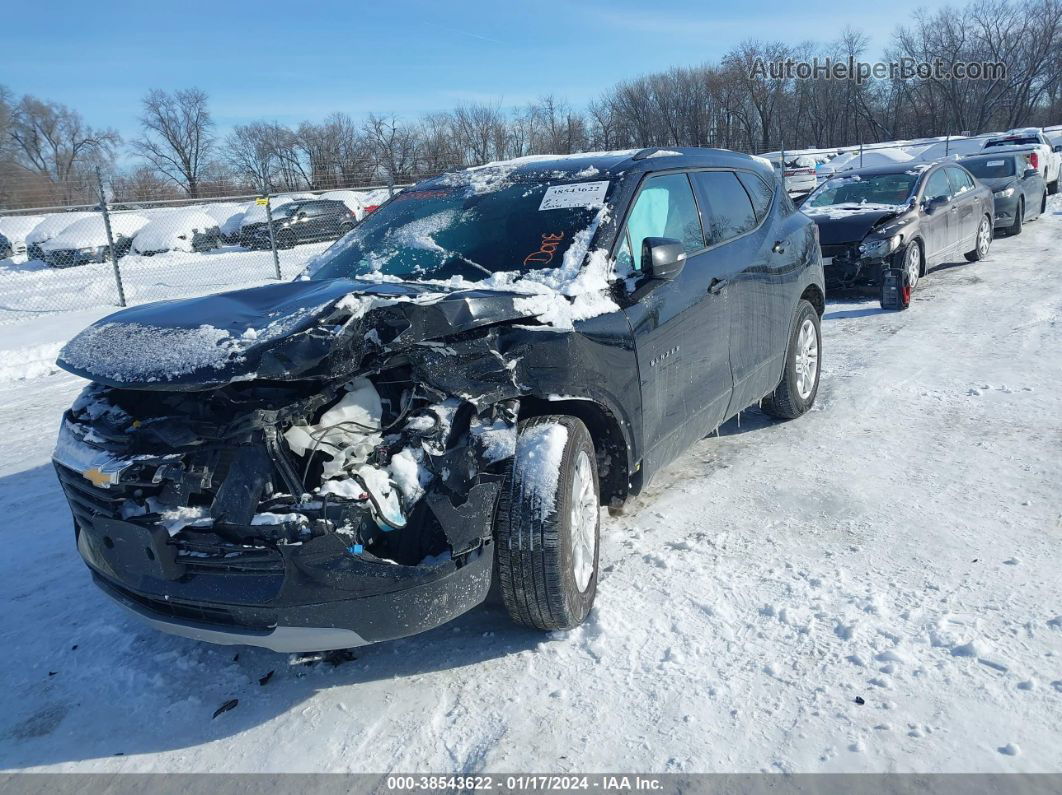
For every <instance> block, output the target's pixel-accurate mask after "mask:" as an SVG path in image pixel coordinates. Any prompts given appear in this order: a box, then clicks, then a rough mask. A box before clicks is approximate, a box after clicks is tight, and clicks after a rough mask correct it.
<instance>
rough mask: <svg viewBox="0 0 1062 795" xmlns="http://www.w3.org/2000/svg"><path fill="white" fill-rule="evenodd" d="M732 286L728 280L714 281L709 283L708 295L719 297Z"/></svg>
mask: <svg viewBox="0 0 1062 795" xmlns="http://www.w3.org/2000/svg"><path fill="white" fill-rule="evenodd" d="M728 284H730V281H729V280H728V279H712V280H711V281H710V282H709V283H708V293H709V294H710V295H719V293H721V292H723V290H725V289H726V286H727V285H728Z"/></svg>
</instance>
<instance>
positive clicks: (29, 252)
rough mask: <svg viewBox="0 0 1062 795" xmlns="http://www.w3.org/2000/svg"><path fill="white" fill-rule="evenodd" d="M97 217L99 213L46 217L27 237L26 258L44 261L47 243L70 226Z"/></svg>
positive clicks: (76, 213)
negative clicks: (44, 246) (44, 247)
mask: <svg viewBox="0 0 1062 795" xmlns="http://www.w3.org/2000/svg"><path fill="white" fill-rule="evenodd" d="M95 215H98V213H85V212H74V213H52V214H51V215H46V216H44V220H43V221H41V222H40V223H39V224H37V225H36V226H35V227H33V231H31V232H30V233H29V234H28V235H26V256H27V257H28V258H29V259H31V260H34V259H36V260H43V259H44V249H43V248H42V246H43V245H44V244H45V243H47V242H48V241H49V240H51V239H52V238H53V237H55V236H56V235H58V234H60V233H61V232H62V231H63V230H64V229H66V228H67V227H68V226H71V225H72V224H74V223H76V222H78V221H80V220H82V219H84V218H92V217H93V216H95Z"/></svg>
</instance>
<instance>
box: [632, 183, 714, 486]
mask: <svg viewBox="0 0 1062 795" xmlns="http://www.w3.org/2000/svg"><path fill="white" fill-rule="evenodd" d="M647 237H667V238H672V239H675V240H678V241H680V242H682V244H683V246H684V248H685V249H686V252H687V257H688V258H687V260H686V264H685V266H684V267H683V269H682V272H681V273H679V274H678V276H676V277H675V278H674V279H673V280H671V281H667V282H654V281H653V280H650V279H648V278H643V279H642V280H641V281H639V282H638V288H637V289H636V291H635V294H634V295H635V301H634V303H632V304H631V306H630V307H629V308H628V309H626V310H625V311H626V314H627V317H628V320H629V321H630V324H631V329H632V331H633V333H634V341H635V347H636V354H637V359H638V371H639V381H640V385H641V391H642V428H643V434H644V439H645V456H644V460H643V468H644V474H645V477H646V478H647V479H648V478H651V477H652V475H653V474H654V473H655V472H656V471H658V470H659V469H660V468H661V467H663V466H665V465H666V464H667V463H668V462H669V461H671V460H673V459H674V458H675V457H677V456H678V455H679V454H681V453H682V451H683V450H685V449H686V448H687V447H689V445H690V444H692V443H693V442H695V441H697V440H698V439H700V438H701V437H703V436H704V435H705V434H706V433H708V432H709V431H710V430H711V429H712V428H714V427H716V425H718V423H719V422H720V420H721V419H722V417H723V414H724V412H725V411H726V408H727V404H728V403H729V402H730V393H731V388H732V385H733V379H732V377H731V374H730V318H729V311H728V307H727V290H726V286H727V283H728V282H729V279H730V278H731V276H732V275H733V274H732V273H731V265H730V263H729V262H727V261H726V258H725V257H722V256H720V255H719V254H718V253H717V252H713V251H705V245H704V235H703V232H702V230H701V224H700V219H699V217H698V212H697V204H696V202H695V201H694V199H693V192H692V189H691V187H690V183H689V178H688V177H687V175H686V174H684V173H674V174H662V175H659V176H654V177H649V178H648V179H646V181H645V182H644V183H643V184H642V187H641V190H640V192H639V194H638V196H637V198H636V199H635V203H634V206H633V208H632V209H631V212H630V215H629V217H628V221H627V227H626V230H625V233H624V239H623V241H622V243H621V246H620V250H619V253H618V255H617V264H618V265H619V266H620V267H621V268H623V267H624V266H626V267H628V268H631V269H633V270H634V272H635V274H636V276H637V274H638V273H639V272H640V270H641V262H640V259H641V256H640V254H641V250H642V241H643V240H644V239H645V238H647ZM632 252H638V256H633V255H632Z"/></svg>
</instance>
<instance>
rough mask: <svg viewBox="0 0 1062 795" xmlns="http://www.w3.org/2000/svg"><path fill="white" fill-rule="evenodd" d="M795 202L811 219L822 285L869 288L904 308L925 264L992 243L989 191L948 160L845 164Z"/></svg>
mask: <svg viewBox="0 0 1062 795" xmlns="http://www.w3.org/2000/svg"><path fill="white" fill-rule="evenodd" d="M800 209H801V210H802V211H803V212H804V213H805V214H806V215H807V216H808V217H809V218H811V219H812V220H813V221H814V222H815V223H816V224H818V227H819V238H820V240H821V243H822V263H823V268H824V270H825V273H826V285H827V287H829V288H831V289H835V288H841V289H844V288H861V289H865V288H869V289H871V290H873V291H874V292H875V293H877V294H878V296H879V297H880V300H881V306H882V308H884V309H907V307H908V306H910V303H911V294H912V293H913V292H914V289H915V287H916V286H917V285H918V282H919V280H920V279H922V278H924V277H925V276H926V275H927V274H928V273H929V270H930V268H932V267H933V266H935V265H939V264H941V263H944V262H951V261H954V260H955V259H956V258H958V257H960V256H963V257H965V258H966V260H967V261H969V262H976V261H977V260H980V259H983V258H984V257H986V256H988V249H989V246H990V245H991V243H992V229H993V220H992V219H993V200H992V191H991V190H989V189H988V188H986V187H985V186H984V185H981V184H980V183H978V182H977V180H975V179H974V178H973V176H971V174H970V172H969V171H967V170H966V169H965V168H963V167H962V166H959V165H957V164H955V163H942V164H932V165H917V166H909V165H891V166H879V167H876V168H865V169H860V170H858V171H851V172H845V173H843V174H841V175H838V176H836V177H834V178H832V179H830V180H828V181H826V182H824V183H823V184H822V185H820V186H819V187H818V188H817V189H816V190H815V191H814V192H813V193H811V194H810V195H809V196H808V197H807V199H806V200H805V201H804V202H803V203H802V204H801V206H800Z"/></svg>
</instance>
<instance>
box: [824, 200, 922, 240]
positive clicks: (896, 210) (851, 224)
mask: <svg viewBox="0 0 1062 795" xmlns="http://www.w3.org/2000/svg"><path fill="white" fill-rule="evenodd" d="M803 212H804V214H805V215H806V216H807V217H808V218H810V219H811V220H812V221H814V222H815V223H816V225H817V226H818V227H819V242H820V243H821V244H822V245H824V246H832V245H837V244H839V243H858V242H859V241H860V240H862V239H863V238H864V237H866V236H867V233H868V232H870V231H871V230H872V229H875V228H876V227H879V226H881V225H883V224H884V223H885V222H887V221H890V220H892V219H894V218H896V217H898V216H900V215H902V214H903V213H905V212H909V208H908V207H907V206H906V205H904V206H895V207H893V206H888V205H872V206H871V207H862V206H858V205H837V206H835V207H821V208H808V209H806V210H803Z"/></svg>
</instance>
